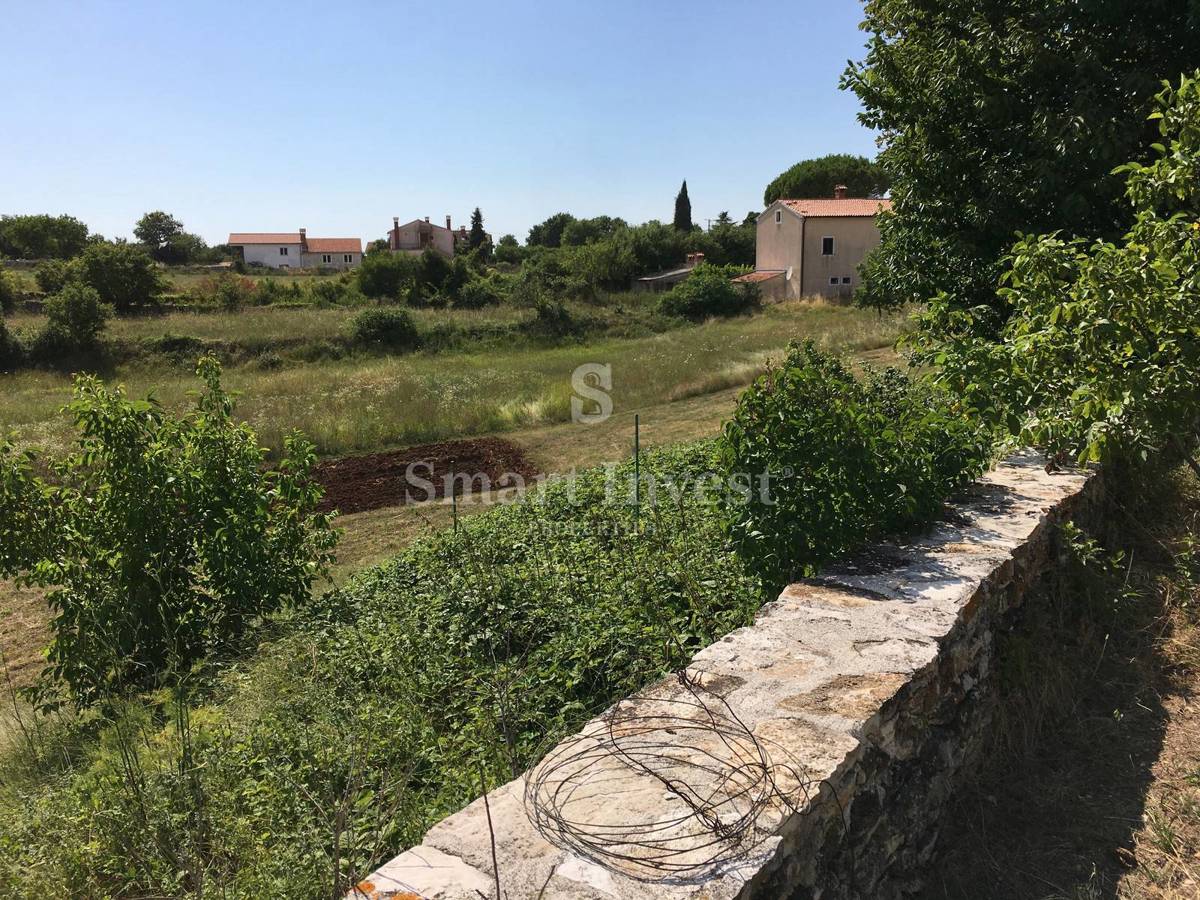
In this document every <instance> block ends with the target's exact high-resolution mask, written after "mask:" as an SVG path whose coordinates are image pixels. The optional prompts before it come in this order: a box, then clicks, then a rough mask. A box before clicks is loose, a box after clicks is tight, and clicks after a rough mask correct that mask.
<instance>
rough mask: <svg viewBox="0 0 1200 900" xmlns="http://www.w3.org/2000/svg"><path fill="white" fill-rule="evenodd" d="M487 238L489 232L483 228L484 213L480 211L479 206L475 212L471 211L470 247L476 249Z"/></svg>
mask: <svg viewBox="0 0 1200 900" xmlns="http://www.w3.org/2000/svg"><path fill="white" fill-rule="evenodd" d="M486 240H487V232H485V231H484V230H483V213H481V212H480V211H479V207H478V206H477V207H475V212H473V213H471V235H470V239H469V242H470V247H471V249H472V250H474V249H476V248H477V247H479V246H480V245H482V244H483V242H484V241H486Z"/></svg>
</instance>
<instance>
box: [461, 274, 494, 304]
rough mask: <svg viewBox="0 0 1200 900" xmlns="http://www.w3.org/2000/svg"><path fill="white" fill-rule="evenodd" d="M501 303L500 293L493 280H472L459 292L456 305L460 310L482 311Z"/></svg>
mask: <svg viewBox="0 0 1200 900" xmlns="http://www.w3.org/2000/svg"><path fill="white" fill-rule="evenodd" d="M499 303H500V291H499V289H498V287H497V286H496V282H495V280H493V279H491V278H472V279H471V280H470V281H468V282H467V283H466V284H464V285H463V286H462V287H461V288H460V289H459V291H458V296H457V297H455V299H454V305H455V306H456V307H458V308H459V309H482V308H483V307H485V306H496V305H497V304H499Z"/></svg>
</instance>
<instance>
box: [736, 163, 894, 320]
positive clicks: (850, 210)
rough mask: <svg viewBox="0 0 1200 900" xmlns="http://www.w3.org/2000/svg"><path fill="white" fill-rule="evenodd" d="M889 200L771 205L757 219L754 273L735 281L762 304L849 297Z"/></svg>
mask: <svg viewBox="0 0 1200 900" xmlns="http://www.w3.org/2000/svg"><path fill="white" fill-rule="evenodd" d="M891 208H892V201H890V200H875V199H859V198H853V197H847V196H846V189H845V188H844V187H841V186H839V187H838V188H837V189H836V190H835V191H834V196H833V197H832V198H826V199H814V200H776V201H775V202H774V203H772V204H771V205H770V206H768V207H767V208H766V209H765V210H763V212H762V214H761V215H760V216H759V217H758V220H757V234H756V242H755V252H754V256H755V260H754V262H755V264H754V271H753V272H751V273H750V274H748V275H742V276H741V277H739V278H735V279H734V281H735V282H737V283H742V284H746V283H749V284H757V285H758V286H759V288H760V290H761V291H762V296H763V299H764V300H768V301H778V300H783V299H786V298H792V297H813V296H820V297H831V298H849V297H850V296H851V294H853V293H854V289H855V287H857V285H858V267H859V265H860V264H861V263H862V261H863V259H865V258H866V256H867V254H868V253H870V252H871V251H872V250H874V249H875V248H876V247H877V246H879V226H878V225H877V224H876V222H875V217H876V216H877V215H878V214H879V213H880V212H885V211H887V210H890V209H891Z"/></svg>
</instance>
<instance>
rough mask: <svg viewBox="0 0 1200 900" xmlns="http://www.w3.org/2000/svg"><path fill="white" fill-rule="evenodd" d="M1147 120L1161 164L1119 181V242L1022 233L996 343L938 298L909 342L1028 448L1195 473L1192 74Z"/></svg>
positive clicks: (1198, 241)
mask: <svg viewBox="0 0 1200 900" xmlns="http://www.w3.org/2000/svg"><path fill="white" fill-rule="evenodd" d="M1153 118H1154V119H1155V120H1157V122H1158V124H1159V128H1160V129H1161V133H1162V142H1161V143H1159V144H1156V145H1155V146H1154V147H1153V152H1154V153H1155V154H1156V155H1157V159H1155V160H1154V161H1153V162H1152V163H1150V164H1145V165H1143V164H1140V163H1131V164H1129V165H1127V166H1124V167H1122V169H1121V170H1119V171H1121V172H1123V173H1125V175H1126V193H1127V195H1128V198H1129V201H1130V205H1131V206H1132V214H1133V216H1134V218H1135V224H1134V226H1133V228H1132V229H1131V230H1130V231H1129V233H1128V234H1126V235H1125V237H1124V239H1123V240H1121V241H1119V242H1111V241H1095V242H1089V241H1083V240H1075V239H1068V238H1064V237H1062V236H1059V235H1058V234H1051V235H1043V236H1040V237H1036V236H1032V235H1030V236H1026V237H1024V238H1022V239H1021V240H1020V241H1019V242H1018V243H1017V244H1016V245H1015V246H1014V247H1013V248H1012V253H1011V255H1010V256H1009V257H1008V259H1007V260H1006V264H1007V266H1008V271H1007V272H1006V273H1005V278H1004V287H1003V288H1002V289H1001V290H1000V296H1001V298H1002V300H1003V303H1004V305H1005V306H1006V307H1007V308H1008V309H1009V310H1011V316H1010V318H1009V319H1008V321H1007V323H1006V324H1005V325H1004V327H1003V329H1002V330H1001V332H1000V334H999V339H998V340H993V339H992V334H991V333H990V329H988V328H986V327H983V326H981V321H980V318H979V317H978V316H977V314H976V312H975V311H974V310H972V311H963V310H961V309H958V308H957V307H956V305H955V304H954V303H952V302H951V301H950V299H949V298H946V297H939V298H936V299H935V300H934V301H933V302H932V303H930V305H929V309H928V312H927V314H926V315H925V317H924V319H923V322H922V329H921V331H919V332H918V334H917V335H916V338H915V340H916V343H917V346H918V349H919V350H920V352H921V358H922V359H923V360H925V361H928V362H931V363H933V364H934V365H935V366H936V367H937V371H938V373H939V378H941V379H942V380H944V381H945V382H946V383H947V385H948V386H949V388H950V389H951V390H952V391H954V392H955V393H957V394H961V395H962V396H964V397H965V398H966V399H967V400H968V402H970V403H971V404H972V405H973V406H974V407H975V408H977V409H979V410H980V411H981V412H982V414H983V415H985V416H986V417H987V418H988V419H989V420H990V421H992V422H994V423H995V424H996V425H997V426H998V427H1002V428H1005V429H1007V430H1009V431H1010V432H1011V433H1012V434H1013V436H1014V437H1016V438H1017V440H1019V441H1021V442H1022V443H1028V444H1033V445H1035V446H1039V447H1044V448H1046V449H1048V450H1049V451H1050V452H1051V453H1052V454H1053V455H1057V454H1067V455H1071V456H1075V457H1077V458H1079V459H1081V460H1085V461H1096V460H1102V459H1107V458H1109V457H1112V456H1117V457H1120V456H1135V457H1143V458H1144V457H1146V456H1149V455H1151V454H1154V453H1157V452H1160V451H1162V450H1167V451H1169V452H1171V453H1173V454H1182V455H1184V456H1185V457H1186V458H1187V459H1188V460H1189V461H1190V462H1191V464H1192V465H1193V466H1194V467H1195V468H1196V470H1197V472H1200V462H1198V461H1197V460H1196V458H1195V453H1194V447H1195V445H1196V443H1197V441H1198V439H1200V375H1198V373H1200V302H1198V301H1197V297H1198V295H1200V225H1198V224H1197V222H1196V210H1197V208H1198V207H1200V72H1198V73H1196V74H1195V75H1194V76H1193V77H1188V78H1184V79H1183V80H1182V82H1181V84H1180V85H1179V87H1178V89H1170V88H1168V89H1167V90H1165V91H1163V92H1162V93H1161V94H1160V95H1159V97H1158V100H1157V109H1156V111H1155V113H1154V114H1153Z"/></svg>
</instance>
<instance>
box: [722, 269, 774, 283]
mask: <svg viewBox="0 0 1200 900" xmlns="http://www.w3.org/2000/svg"><path fill="white" fill-rule="evenodd" d="M782 274H783V270H782V269H780V270H779V271H778V272H771V271H763V272H748V273H746V274H745V275H739V276H738V277H737V278H735V279H733V283H734V284H757V283H758V282H760V281H770V280H771V279H772V278H778V277H779V276H780V275H782Z"/></svg>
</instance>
